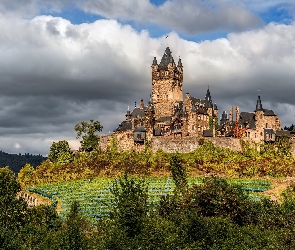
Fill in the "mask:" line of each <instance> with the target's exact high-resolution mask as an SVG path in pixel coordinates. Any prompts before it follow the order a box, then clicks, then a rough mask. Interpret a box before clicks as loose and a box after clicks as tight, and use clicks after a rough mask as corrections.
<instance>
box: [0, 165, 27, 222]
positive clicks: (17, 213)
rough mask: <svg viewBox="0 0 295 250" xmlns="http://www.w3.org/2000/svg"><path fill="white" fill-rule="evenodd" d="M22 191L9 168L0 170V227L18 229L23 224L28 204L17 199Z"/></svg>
mask: <svg viewBox="0 0 295 250" xmlns="http://www.w3.org/2000/svg"><path fill="white" fill-rule="evenodd" d="M20 189H21V188H20V184H19V183H18V182H17V180H16V177H15V175H14V173H13V172H12V171H11V170H10V169H9V168H8V167H6V168H0V227H7V228H10V227H14V228H17V227H19V226H21V225H22V224H23V222H24V217H25V211H26V209H27V204H26V202H25V201H24V200H23V199H17V198H16V195H17V193H18V192H19V191H20Z"/></svg>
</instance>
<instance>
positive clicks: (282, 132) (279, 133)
mask: <svg viewBox="0 0 295 250" xmlns="http://www.w3.org/2000/svg"><path fill="white" fill-rule="evenodd" d="M276 136H286V137H291V131H287V130H277V131H276Z"/></svg>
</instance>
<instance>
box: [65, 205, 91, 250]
mask: <svg viewBox="0 0 295 250" xmlns="http://www.w3.org/2000/svg"><path fill="white" fill-rule="evenodd" d="M85 228H86V222H85V220H84V218H83V217H82V215H81V212H80V206H79V203H78V202H77V201H74V202H73V203H72V205H71V209H70V212H69V214H68V216H67V220H66V232H65V233H66V234H65V240H64V242H66V246H67V247H68V249H71V250H75V249H77V250H81V249H88V248H87V241H86V237H85V234H84V231H86V230H85ZM67 247H64V248H65V249H67Z"/></svg>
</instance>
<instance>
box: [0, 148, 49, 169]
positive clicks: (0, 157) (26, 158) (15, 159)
mask: <svg viewBox="0 0 295 250" xmlns="http://www.w3.org/2000/svg"><path fill="white" fill-rule="evenodd" d="M44 160H46V157H43V156H42V155H32V154H28V153H27V154H24V155H22V154H8V153H5V152H3V151H2V150H1V151H0V167H6V166H9V167H10V169H11V170H13V171H14V172H15V173H18V172H19V171H20V169H21V168H22V167H23V166H24V165H25V164H27V163H29V164H31V165H32V166H34V167H37V166H38V165H40V164H41V162H42V161H44Z"/></svg>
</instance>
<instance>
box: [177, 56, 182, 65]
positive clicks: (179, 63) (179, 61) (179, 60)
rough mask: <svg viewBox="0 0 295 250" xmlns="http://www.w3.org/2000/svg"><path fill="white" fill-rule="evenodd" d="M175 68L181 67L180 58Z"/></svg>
mask: <svg viewBox="0 0 295 250" xmlns="http://www.w3.org/2000/svg"><path fill="white" fill-rule="evenodd" d="M177 67H182V62H181V59H180V57H179V59H178V64H177Z"/></svg>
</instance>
